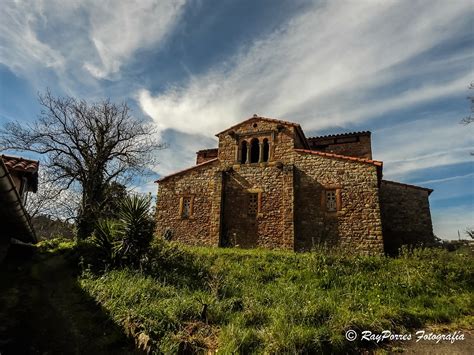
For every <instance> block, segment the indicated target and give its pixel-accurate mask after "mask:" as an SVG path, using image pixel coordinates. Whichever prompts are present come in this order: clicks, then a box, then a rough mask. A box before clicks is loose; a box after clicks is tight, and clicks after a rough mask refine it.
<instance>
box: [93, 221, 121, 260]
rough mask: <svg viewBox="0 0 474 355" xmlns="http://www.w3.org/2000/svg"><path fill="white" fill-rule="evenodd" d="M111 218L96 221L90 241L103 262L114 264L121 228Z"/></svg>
mask: <svg viewBox="0 0 474 355" xmlns="http://www.w3.org/2000/svg"><path fill="white" fill-rule="evenodd" d="M120 227H121V226H120V225H119V223H118V222H117V221H115V220H112V219H101V220H99V221H98V222H97V225H96V229H95V232H94V234H93V235H92V238H91V241H92V243H93V244H94V245H95V246H96V247H97V249H98V251H99V253H100V255H101V257H102V261H103V262H104V263H105V264H114V263H115V260H116V256H117V255H116V252H117V244H118V243H119V241H120V239H121V238H122V230H121V229H122V228H120Z"/></svg>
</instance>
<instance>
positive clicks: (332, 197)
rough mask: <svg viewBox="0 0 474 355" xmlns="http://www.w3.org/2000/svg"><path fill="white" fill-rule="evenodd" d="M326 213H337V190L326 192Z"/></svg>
mask: <svg viewBox="0 0 474 355" xmlns="http://www.w3.org/2000/svg"><path fill="white" fill-rule="evenodd" d="M326 211H328V212H336V211H337V199H336V190H326Z"/></svg>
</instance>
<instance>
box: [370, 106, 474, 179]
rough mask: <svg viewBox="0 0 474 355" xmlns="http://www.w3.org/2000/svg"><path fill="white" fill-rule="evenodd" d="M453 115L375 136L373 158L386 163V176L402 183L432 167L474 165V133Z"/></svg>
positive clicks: (409, 124)
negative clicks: (473, 134) (460, 164)
mask: <svg viewBox="0 0 474 355" xmlns="http://www.w3.org/2000/svg"><path fill="white" fill-rule="evenodd" d="M452 117H453V114H449V113H448V114H443V115H434V114H433V115H430V116H429V117H426V118H425V119H421V120H416V121H409V122H405V123H402V124H398V125H394V126H390V127H387V128H384V129H380V130H377V131H375V132H374V135H373V141H374V154H375V157H376V158H377V159H381V160H383V161H384V176H386V177H387V178H390V179H402V180H404V179H405V178H406V176H408V175H409V174H410V173H412V172H414V171H417V170H423V169H428V168H433V167H439V166H444V165H453V164H459V163H465V162H472V161H473V157H472V155H470V154H469V153H470V151H471V150H472V143H473V140H472V130H471V128H470V127H466V126H464V125H461V124H459V120H453V119H452Z"/></svg>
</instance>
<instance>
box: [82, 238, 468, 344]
mask: <svg viewBox="0 0 474 355" xmlns="http://www.w3.org/2000/svg"><path fill="white" fill-rule="evenodd" d="M80 285H81V287H82V288H83V289H84V290H85V291H86V292H87V293H88V294H89V295H91V296H92V297H93V298H94V299H95V300H96V301H97V302H98V303H99V304H100V305H101V306H102V307H103V308H104V309H105V310H107V311H108V313H109V315H110V317H111V318H113V320H114V321H115V323H116V324H118V325H120V326H121V327H123V328H124V330H125V331H126V332H127V333H128V334H130V335H131V336H133V337H135V339H136V340H137V342H138V343H139V344H140V346H141V347H143V348H146V349H148V350H151V351H152V352H164V353H169V352H177V351H193V352H199V351H201V350H205V349H207V350H209V349H210V350H215V349H218V350H219V352H222V353H234V352H236V353H249V352H252V353H324V352H327V353H334V352H344V351H351V350H354V349H357V348H361V347H364V348H366V347H368V346H370V344H367V343H366V342H365V343H363V342H360V341H355V342H349V341H347V340H346V339H345V337H344V334H345V332H346V331H347V330H349V329H354V330H356V331H359V332H360V331H361V330H371V331H374V332H380V331H382V330H391V331H392V332H405V331H409V330H413V329H417V328H421V327H424V326H426V325H428V324H442V323H451V324H452V323H453V322H454V323H455V324H458V325H459V326H461V327H469V326H472V321H473V319H474V318H473V313H472V310H473V309H474V301H473V299H474V298H473V297H472V296H473V291H474V258H473V254H472V251H471V250H468V249H463V250H457V251H456V252H448V251H446V250H441V249H424V250H421V249H416V250H413V251H411V252H409V251H404V252H403V253H402V254H401V256H400V257H398V258H387V257H379V256H354V255H345V254H343V253H341V252H337V251H328V250H318V251H314V252H311V253H299V254H297V253H292V252H285V251H267V250H240V249H216V248H190V247H182V246H177V245H175V244H173V243H167V242H162V241H157V242H154V244H153V246H152V248H151V249H150V253H149V255H148V259H147V262H146V263H145V264H144V265H143V268H142V270H141V271H140V272H138V271H136V270H131V269H128V268H124V269H115V270H111V271H108V272H105V273H101V274H97V273H93V272H91V271H90V270H89V269H88V268H86V269H85V270H84V272H83V274H82V276H81V278H80Z"/></svg>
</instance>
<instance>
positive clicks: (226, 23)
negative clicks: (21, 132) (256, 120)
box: [0, 0, 474, 238]
mask: <svg viewBox="0 0 474 355" xmlns="http://www.w3.org/2000/svg"><path fill="white" fill-rule="evenodd" d="M473 15H474V5H473V2H472V1H471V0H465V1H464V0H451V1H428V0H425V1H375V0H373V1H369V0H367V1H364V0H360V1H355V0H352V1H349V0H347V1H290V0H288V1H276V0H261V1H245V0H239V1H229V0H221V1H204V0H189V1H187V0H175V1H167V0H160V1H158V0H157V1H154V0H140V1H138V0H137V1H119V0H103V1H92V0H83V1H77V0H76V1H74V0H43V1H21V0H18V1H12V0H5V1H3V2H2V11H1V13H0V84H1V85H0V124H1V123H4V122H5V121H8V120H19V121H22V122H25V123H26V122H31V121H32V120H34V119H35V117H36V116H37V114H38V113H39V107H38V103H37V93H38V92H44V90H45V89H46V88H47V87H49V88H50V89H51V90H52V91H53V93H54V94H56V95H65V94H68V95H73V96H76V97H80V98H85V99H88V100H99V99H102V98H105V97H110V98H112V99H113V100H116V101H122V100H125V101H126V102H128V103H129V105H130V106H131V107H132V109H133V113H134V114H135V115H136V116H140V117H146V118H148V119H151V120H153V122H155V123H156V125H157V127H158V129H159V131H160V136H161V139H162V140H163V141H165V142H166V143H167V144H168V145H169V148H168V149H167V150H165V151H161V152H160V164H159V165H157V166H156V167H154V169H153V170H154V172H155V176H152V177H151V178H150V177H147V178H146V179H139V180H137V187H136V189H137V190H140V191H152V192H153V193H155V192H156V186H155V185H154V184H153V183H152V181H153V180H154V178H156V177H158V176H160V175H166V174H168V173H170V172H173V171H175V170H179V169H181V168H184V167H187V166H189V165H192V164H193V163H194V161H195V152H196V151H197V150H199V149H202V148H210V147H215V146H216V140H215V137H214V134H215V133H216V132H219V131H221V130H223V129H225V128H226V127H228V126H230V125H232V124H234V123H236V122H238V121H241V120H243V119H245V118H247V117H250V116H251V115H252V114H254V113H258V114H260V115H262V116H267V117H275V118H281V119H286V120H290V121H294V122H298V123H300V124H301V125H302V127H303V129H304V131H305V133H306V135H307V136H314V135H320V134H329V133H340V132H344V131H356V130H370V131H372V133H373V135H372V137H373V152H374V158H375V159H378V160H383V161H384V177H385V178H386V179H390V180H397V181H401V182H405V183H414V184H419V185H422V186H426V187H430V188H433V189H434V190H435V191H434V192H433V194H432V195H431V197H430V203H431V206H432V215H433V222H434V227H435V233H436V234H437V235H438V236H440V237H443V238H457V231H458V230H460V231H461V232H462V231H463V230H464V229H465V228H466V227H467V226H468V225H473V224H474V208H473V207H474V206H473V205H474V179H473V178H474V165H473V156H472V155H470V154H469V153H470V152H471V151H474V147H473V139H472V136H473V130H474V124H472V125H470V126H463V125H461V124H459V121H460V119H461V118H462V117H464V116H467V115H468V114H469V102H468V101H467V100H466V96H467V95H469V94H471V95H472V94H474V93H472V92H471V93H470V92H469V90H468V89H467V87H468V85H469V83H470V82H471V81H473V80H474V71H473V63H474V61H473V59H474V27H473V23H474V22H473V21H472V19H473V18H474V16H473Z"/></svg>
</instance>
